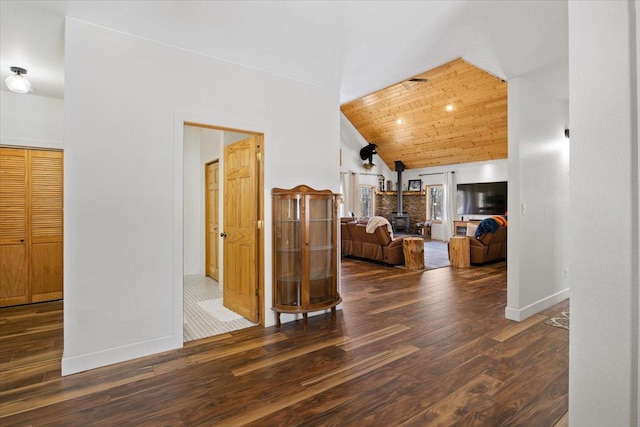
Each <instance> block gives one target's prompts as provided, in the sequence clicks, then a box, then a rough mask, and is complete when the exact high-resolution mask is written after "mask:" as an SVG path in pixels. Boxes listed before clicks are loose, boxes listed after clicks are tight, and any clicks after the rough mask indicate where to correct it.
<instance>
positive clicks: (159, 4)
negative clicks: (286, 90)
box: [0, 0, 568, 102]
mask: <svg viewBox="0 0 640 427" xmlns="http://www.w3.org/2000/svg"><path fill="white" fill-rule="evenodd" d="M0 6H1V9H0V26H1V30H0V31H1V33H0V69H1V72H0V74H1V78H2V79H3V80H4V79H6V78H7V77H8V75H9V74H10V71H9V67H11V66H19V67H23V68H26V69H27V70H28V75H27V77H28V78H29V80H30V81H31V83H32V85H33V87H34V94H36V95H42V96H50V97H57V98H62V97H63V93H64V17H65V16H67V17H70V18H75V19H79V20H83V21H87V22H91V23H94V24H96V25H100V26H104V27H108V28H112V29H114V30H117V31H121V32H124V33H128V34H132V35H137V36H140V37H143V38H147V39H151V40H156V41H158V42H161V43H165V44H168V45H172V46H176V47H179V48H183V49H187V50H190V51H193V52H199V53H201V54H204V55H208V56H211V57H215V58H219V59H224V60H227V61H231V62H235V63H238V64H243V65H246V66H249V67H253V68H257V69H261V70H264V71H267V72H270V73H274V74H278V75H282V76H286V77H289V78H292V79H296V80H300V81H304V82H308V83H311V84H315V85H319V86H322V87H326V88H329V89H333V90H336V91H339V92H340V99H341V102H346V101H350V100H352V99H355V98H358V97H361V96H363V95H365V94H368V93H371V92H374V91H376V90H378V89H381V88H383V87H386V86H389V85H391V84H393V83H396V82H398V81H401V80H404V79H406V78H408V77H411V76H414V75H416V74H418V73H420V72H423V71H426V70H430V69H432V68H434V67H436V66H438V65H441V64H443V63H445V62H448V61H450V60H452V59H455V58H458V57H462V58H464V59H465V60H467V61H468V62H471V63H473V64H475V65H476V66H478V67H480V68H483V69H485V70H487V71H489V72H491V73H492V74H494V75H496V76H498V77H500V78H502V79H504V80H508V79H510V78H513V77H517V76H520V75H523V74H526V73H528V72H530V71H533V70H536V69H543V70H544V69H546V68H549V67H550V64H551V66H552V68H553V69H554V70H556V71H554V72H552V73H547V75H549V78H548V79H547V78H545V79H543V81H542V82H539V83H541V84H543V85H546V86H547V88H546V90H548V91H550V92H553V93H554V94H556V95H557V96H558V97H560V98H563V99H567V98H568V77H567V75H568V63H567V53H568V39H567V1H566V0H558V1H537V0H535V1H519V0H514V1H483V0H475V1H474V0H472V1H6V0H2V1H1V2H0ZM113 66H114V67H122V66H126V64H113ZM558 69H560V72H558V71H557V70H558ZM563 70H564V71H563ZM132 72H133V73H135V70H132ZM185 72H188V70H185ZM138 77H139V78H144V76H138ZM547 80H549V81H547ZM2 90H6V87H5V85H4V84H2Z"/></svg>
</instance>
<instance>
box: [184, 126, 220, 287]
mask: <svg viewBox="0 0 640 427" xmlns="http://www.w3.org/2000/svg"><path fill="white" fill-rule="evenodd" d="M225 133H226V132H223V131H219V130H213V129H206V128H198V127H194V126H185V127H184V162H183V163H184V275H185V276H189V275H198V276H204V275H205V262H206V253H205V220H206V218H205V215H204V213H205V192H206V186H205V165H206V164H207V163H209V162H211V161H213V160H221V159H220V157H221V152H222V144H223V142H222V140H223V137H224V134H225ZM220 194H222V188H221V189H220ZM220 202H221V200H220ZM221 210H222V209H221ZM219 215H220V217H222V214H221V213H219Z"/></svg>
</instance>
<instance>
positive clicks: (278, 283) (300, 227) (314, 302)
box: [272, 185, 342, 329]
mask: <svg viewBox="0 0 640 427" xmlns="http://www.w3.org/2000/svg"><path fill="white" fill-rule="evenodd" d="M272 195H273V310H274V311H275V312H276V313H277V324H278V327H280V314H281V313H301V314H302V315H303V327H304V328H305V329H306V327H307V313H309V312H312V311H319V310H325V309H329V308H331V314H332V319H333V320H334V321H335V315H336V306H337V305H338V304H340V302H341V301H342V298H340V294H339V293H338V268H337V262H338V259H337V244H338V222H337V197H338V194H334V193H332V192H331V191H330V190H314V189H313V188H310V187H307V186H306V185H299V186H297V187H295V188H292V189H291V190H284V189H280V188H274V189H273V190H272Z"/></svg>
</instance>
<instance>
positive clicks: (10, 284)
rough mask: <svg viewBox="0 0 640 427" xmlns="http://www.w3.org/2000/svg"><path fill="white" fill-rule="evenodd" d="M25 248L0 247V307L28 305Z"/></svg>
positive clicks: (20, 246)
mask: <svg viewBox="0 0 640 427" xmlns="http://www.w3.org/2000/svg"><path fill="white" fill-rule="evenodd" d="M27 260H28V258H27V246H26V245H24V244H20V245H0V307H6V306H9V305H17V304H27V303H29V300H30V298H29V264H28V262H27Z"/></svg>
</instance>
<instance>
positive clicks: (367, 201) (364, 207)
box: [360, 185, 376, 218]
mask: <svg viewBox="0 0 640 427" xmlns="http://www.w3.org/2000/svg"><path fill="white" fill-rule="evenodd" d="M374 188H375V187H374V186H372V185H361V186H360V216H361V217H362V218H371V217H372V216H374V215H375V200H376V198H375V191H374Z"/></svg>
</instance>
